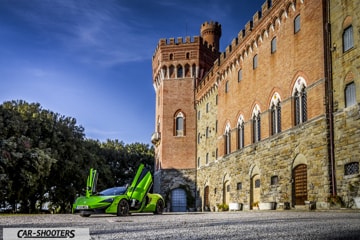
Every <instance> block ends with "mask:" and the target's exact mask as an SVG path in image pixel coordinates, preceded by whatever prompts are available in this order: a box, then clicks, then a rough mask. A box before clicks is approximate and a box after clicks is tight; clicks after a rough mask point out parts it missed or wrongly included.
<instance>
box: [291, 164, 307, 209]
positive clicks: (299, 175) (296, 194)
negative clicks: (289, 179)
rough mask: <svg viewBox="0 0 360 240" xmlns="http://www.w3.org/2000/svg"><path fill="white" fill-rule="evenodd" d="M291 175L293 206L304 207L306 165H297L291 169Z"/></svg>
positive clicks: (305, 198) (305, 197)
mask: <svg viewBox="0 0 360 240" xmlns="http://www.w3.org/2000/svg"><path fill="white" fill-rule="evenodd" d="M292 175H293V183H292V185H293V186H292V190H293V193H292V194H293V197H292V199H293V205H305V201H306V200H307V165H306V164H299V165H297V166H296V167H295V168H294V169H293V172H292Z"/></svg>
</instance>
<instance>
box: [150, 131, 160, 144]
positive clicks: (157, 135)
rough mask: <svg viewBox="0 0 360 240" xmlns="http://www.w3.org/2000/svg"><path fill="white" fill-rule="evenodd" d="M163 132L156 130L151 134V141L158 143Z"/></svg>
mask: <svg viewBox="0 0 360 240" xmlns="http://www.w3.org/2000/svg"><path fill="white" fill-rule="evenodd" d="M160 139H161V134H160V133H159V132H154V133H153V134H152V136H151V143H152V144H154V145H156V144H158V143H159V142H160Z"/></svg>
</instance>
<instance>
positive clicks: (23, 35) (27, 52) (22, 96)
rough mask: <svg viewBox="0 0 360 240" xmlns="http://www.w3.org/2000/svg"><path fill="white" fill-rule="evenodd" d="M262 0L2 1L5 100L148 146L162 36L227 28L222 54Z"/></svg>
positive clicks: (103, 136) (0, 64)
mask: <svg viewBox="0 0 360 240" xmlns="http://www.w3.org/2000/svg"><path fill="white" fill-rule="evenodd" d="M263 2H265V0H198V1H197V0H0V103H3V102H4V101H11V100H25V101H27V102H28V103H39V104H40V105H41V106H42V108H43V109H49V110H51V111H53V112H55V113H59V114H61V115H64V116H67V117H72V118H75V119H76V120H77V125H81V126H83V127H84V128H85V134H86V137H87V138H90V139H95V140H96V139H97V140H99V141H106V140H107V139H112V140H114V139H118V140H120V141H124V142H125V143H135V142H140V143H145V144H151V143H150V138H151V134H152V133H153V131H154V122H155V116H154V115H155V92H154V88H153V86H152V70H151V59H152V55H153V53H154V51H155V48H156V46H157V43H158V41H159V39H161V38H171V37H174V38H177V37H185V36H191V37H193V36H199V35H200V25H201V24H202V23H203V22H205V21H217V22H219V23H220V24H221V25H222V37H221V42H220V48H221V51H224V49H225V48H226V46H228V45H229V44H230V43H231V41H232V40H233V39H234V38H235V37H236V36H237V34H238V32H239V31H240V30H241V29H243V28H244V27H245V24H246V23H247V22H248V21H249V20H251V18H252V16H253V15H254V14H255V12H256V11H259V10H260V9H261V5H262V4H263Z"/></svg>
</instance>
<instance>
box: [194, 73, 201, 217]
mask: <svg viewBox="0 0 360 240" xmlns="http://www.w3.org/2000/svg"><path fill="white" fill-rule="evenodd" d="M196 80H197V76H196V74H194V86H193V88H194V96H193V98H194V110H195V193H194V195H195V196H194V197H195V202H194V208H195V211H197V204H196V202H197V198H198V196H197V190H198V188H197V187H198V186H197V124H198V122H197V106H196V104H197V102H196V87H197V83H196ZM201 209H202V210H203V207H201Z"/></svg>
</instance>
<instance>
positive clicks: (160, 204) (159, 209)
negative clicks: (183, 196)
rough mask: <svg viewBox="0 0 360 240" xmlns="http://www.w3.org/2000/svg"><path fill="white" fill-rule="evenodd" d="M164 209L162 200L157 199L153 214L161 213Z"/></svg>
mask: <svg viewBox="0 0 360 240" xmlns="http://www.w3.org/2000/svg"><path fill="white" fill-rule="evenodd" d="M163 211H164V201H163V200H161V199H159V200H158V201H157V203H156V209H155V212H154V214H162V213H163Z"/></svg>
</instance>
